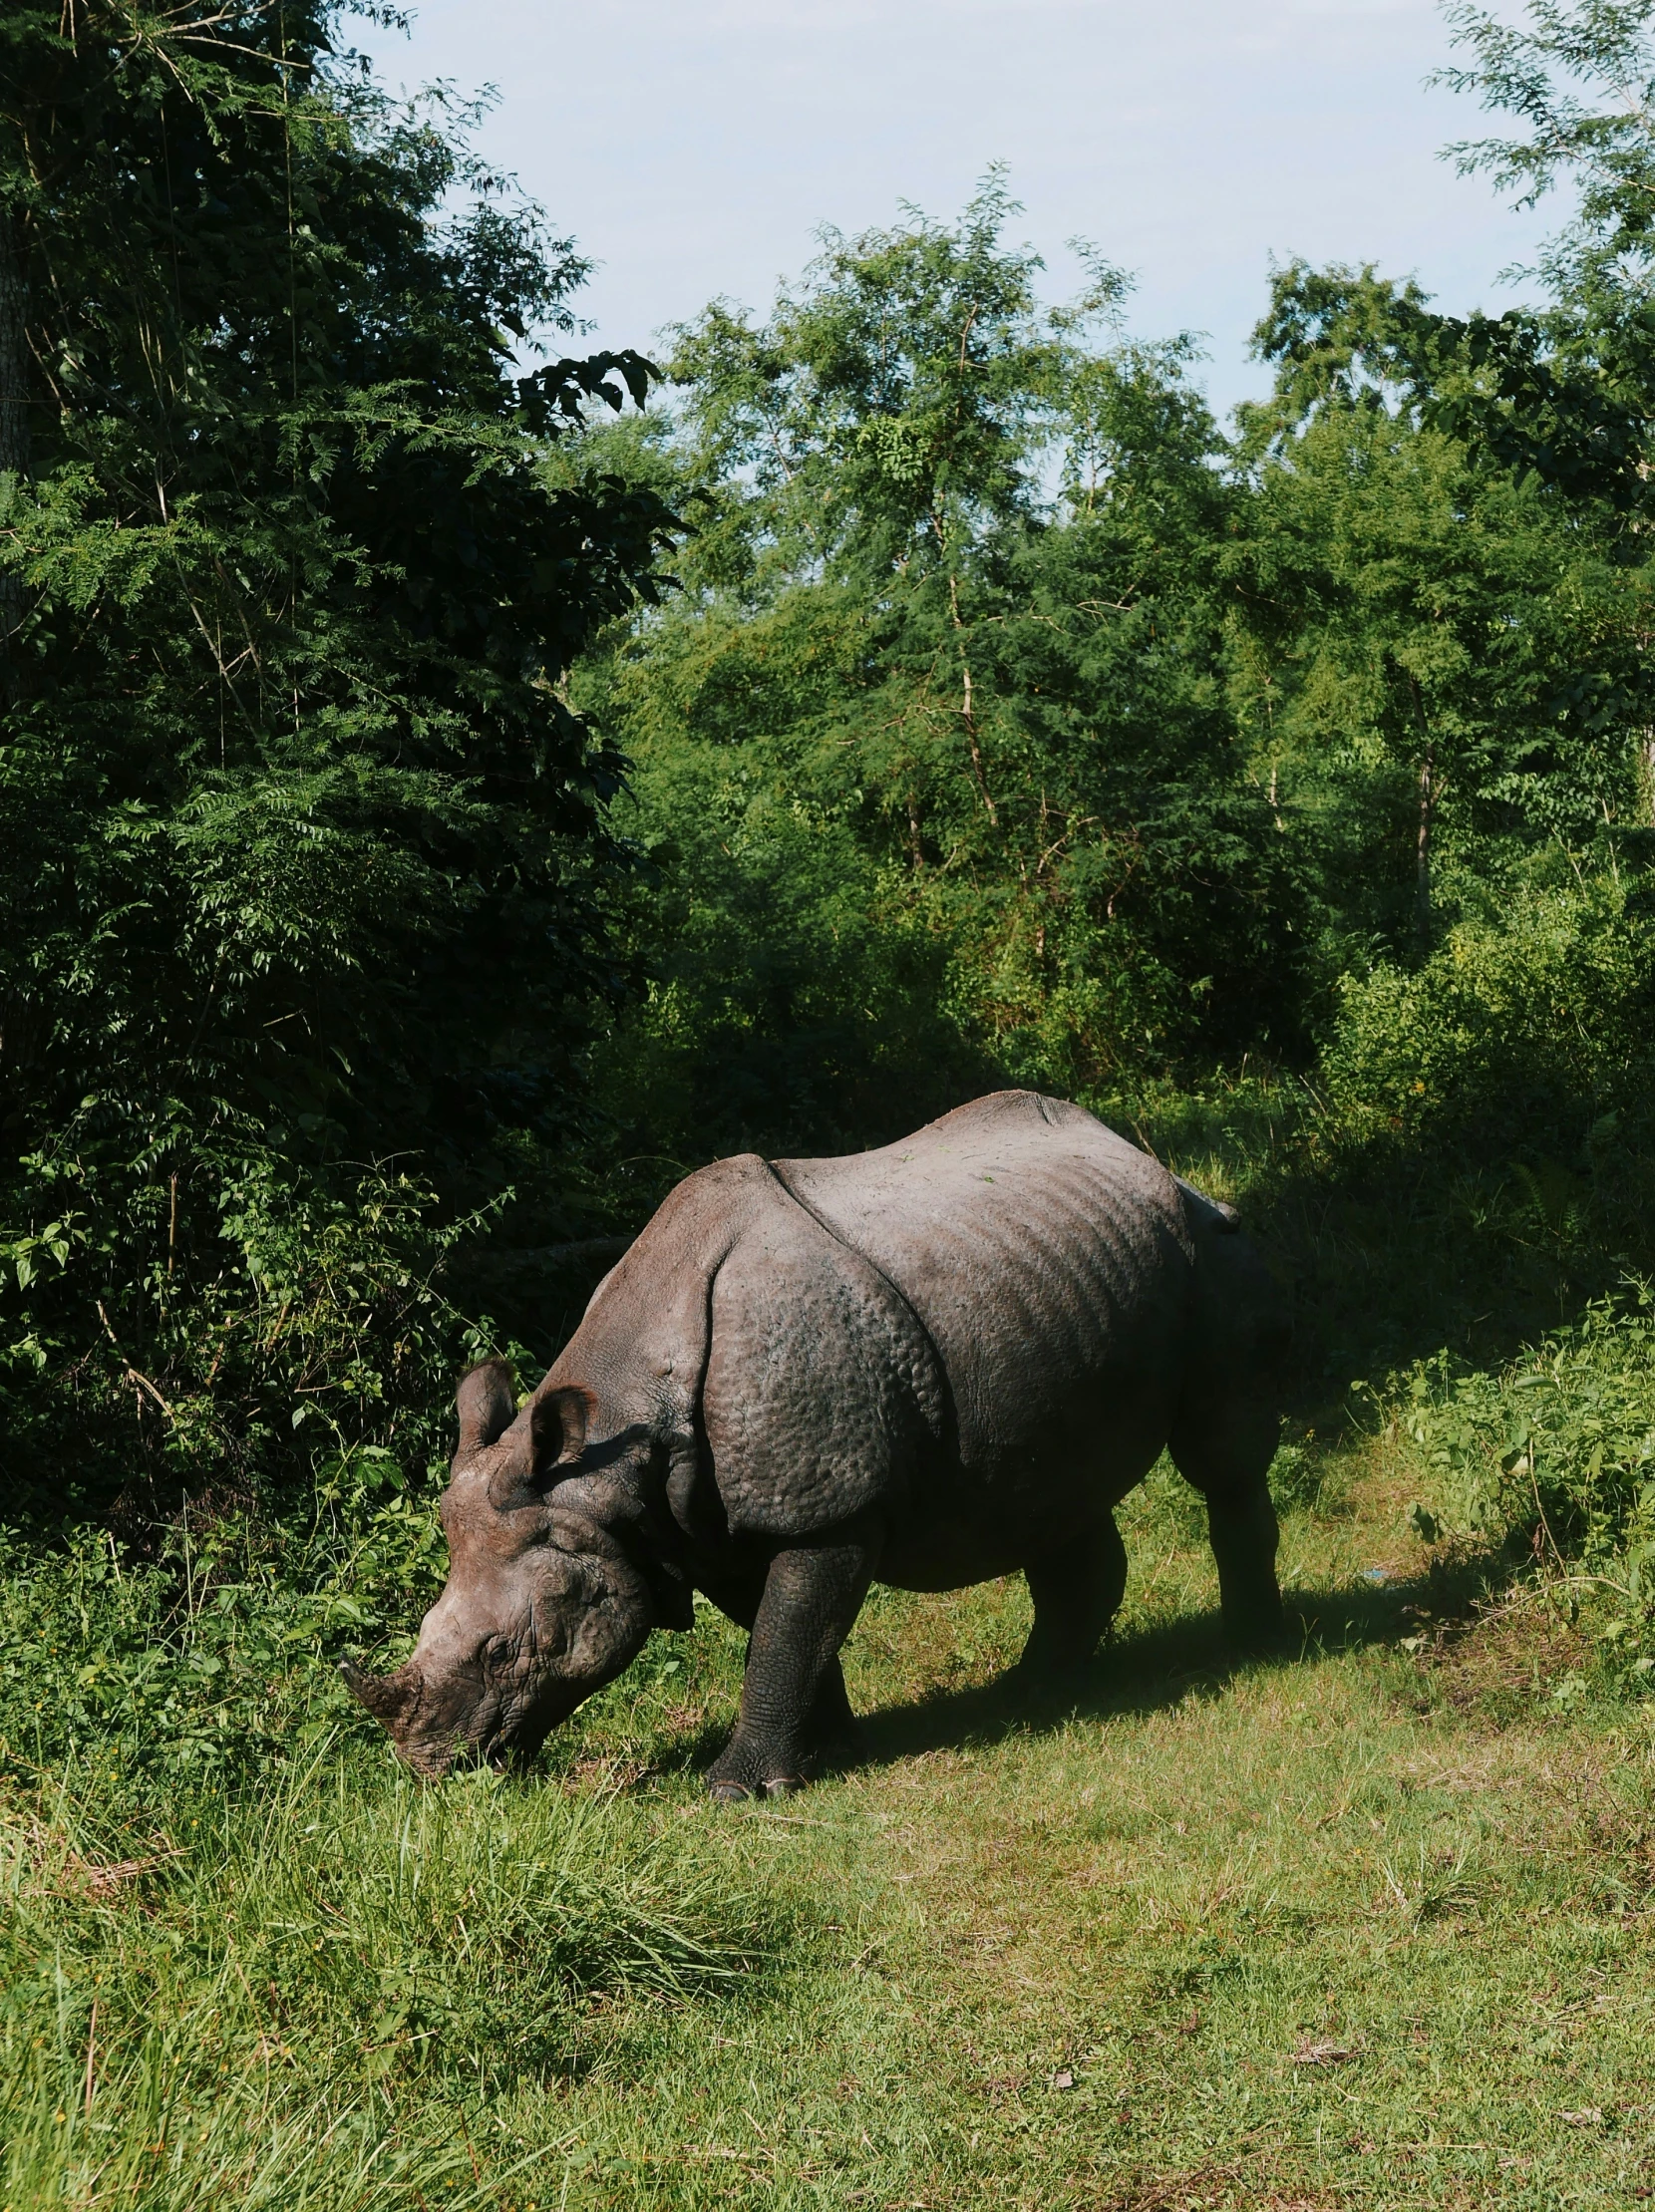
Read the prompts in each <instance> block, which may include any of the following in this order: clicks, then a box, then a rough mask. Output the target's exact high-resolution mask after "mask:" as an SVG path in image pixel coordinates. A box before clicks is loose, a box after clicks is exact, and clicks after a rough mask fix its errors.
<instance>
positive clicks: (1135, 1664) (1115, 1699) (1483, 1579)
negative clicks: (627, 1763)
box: [835, 1552, 1518, 1771]
mask: <svg viewBox="0 0 1655 2212" xmlns="http://www.w3.org/2000/svg"><path fill="white" fill-rule="evenodd" d="M1517 1568H1518V1562H1517V1561H1516V1560H1515V1559H1514V1558H1513V1557H1512V1556H1511V1555H1510V1554H1509V1553H1505V1552H1483V1553H1480V1554H1478V1555H1476V1556H1474V1557H1471V1558H1465V1559H1459V1560H1454V1561H1447V1562H1440V1563H1436V1564H1434V1565H1433V1567H1432V1568H1431V1570H1430V1572H1429V1573H1427V1574H1423V1575H1415V1576H1412V1577H1410V1578H1408V1579H1406V1580H1403V1579H1399V1580H1397V1581H1394V1582H1384V1583H1370V1582H1354V1583H1343V1584H1341V1585H1339V1586H1338V1587H1337V1588H1334V1589H1301V1590H1293V1591H1290V1592H1289V1593H1288V1597H1287V1618H1288V1638H1287V1640H1286V1641H1284V1643H1283V1644H1282V1646H1281V1648H1280V1649H1279V1650H1277V1651H1274V1652H1269V1653H1266V1654H1264V1655H1262V1656H1258V1655H1250V1654H1243V1653H1240V1652H1237V1651H1236V1650H1235V1649H1234V1647H1233V1646H1231V1645H1230V1644H1228V1643H1227V1642H1226V1641H1225V1638H1224V1634H1223V1630H1222V1628H1221V1626H1220V1624H1219V1620H1218V1615H1217V1613H1216V1612H1204V1613H1185V1614H1180V1615H1178V1616H1177V1617H1176V1618H1175V1619H1173V1620H1169V1621H1164V1622H1160V1623H1158V1624H1157V1625H1156V1626H1155V1627H1153V1628H1144V1629H1139V1630H1136V1631H1133V1632H1131V1633H1129V1634H1128V1635H1126V1636H1123V1637H1121V1638H1119V1639H1118V1640H1116V1641H1115V1642H1112V1643H1110V1644H1109V1645H1107V1646H1106V1647H1105V1648H1104V1650H1103V1651H1102V1652H1101V1653H1100V1654H1099V1656H1098V1658H1097V1659H1096V1660H1095V1661H1094V1662H1093V1664H1092V1666H1091V1667H1090V1668H1089V1669H1088V1670H1087V1673H1086V1676H1085V1678H1084V1679H1083V1680H1082V1681H1081V1682H1080V1683H1079V1684H1078V1685H1077V1686H1075V1687H1073V1688H1069V1687H1066V1688H1065V1689H1064V1690H1063V1691H1062V1692H1061V1693H1060V1692H1055V1691H1054V1692H1037V1691H1034V1690H1031V1689H1029V1688H1026V1687H1025V1686H1024V1685H1023V1684H1021V1683H1020V1682H1019V1681H1018V1680H1017V1679H1016V1677H1015V1676H1012V1675H1002V1676H1000V1677H999V1678H998V1679H997V1680H996V1681H994V1682H991V1683H986V1684H984V1685H982V1686H981V1687H980V1688H977V1689H972V1690H949V1691H940V1692H938V1693H937V1694H936V1695H934V1696H931V1697H925V1698H920V1699H916V1700H914V1701H912V1702H911V1703H909V1704H907V1705H900V1706H889V1707H886V1708H885V1709H884V1710H883V1711H882V1712H878V1713H874V1714H871V1715H869V1716H868V1717H867V1718H865V1719H864V1720H863V1722H862V1724H861V1743H860V1745H859V1747H858V1756H857V1757H856V1758H855V1759H854V1760H849V1761H845V1762H844V1763H843V1765H842V1766H839V1767H837V1768H835V1770H836V1771H846V1770H848V1769H849V1767H850V1766H852V1765H855V1766H885V1765H890V1764H892V1763H894V1762H895V1761H896V1760H898V1759H904V1758H914V1757H917V1756H918V1755H919V1754H920V1753H921V1752H924V1751H935V1750H965V1749H971V1748H976V1747H980V1746H986V1745H989V1744H994V1743H998V1742H1001V1741H1003V1740H1004V1739H1005V1738H1007V1737H1009V1736H1017V1735H1024V1736H1029V1735H1034V1736H1038V1735H1042V1734H1045V1733H1046V1732H1048V1731H1052V1730H1056V1729H1058V1728H1061V1727H1062V1726H1064V1724H1065V1723H1067V1722H1069V1721H1071V1720H1075V1719H1082V1720H1099V1721H1102V1720H1108V1719H1110V1718H1111V1717H1113V1716H1115V1715H1120V1714H1150V1713H1160V1712H1165V1711H1166V1710H1168V1709H1169V1708H1170V1707H1172V1706H1175V1705H1178V1704H1180V1703H1181V1702H1182V1701H1183V1700H1184V1699H1186V1698H1188V1697H1190V1696H1191V1695H1193V1696H1197V1697H1216V1696H1217V1695H1218V1694H1219V1693H1220V1692H1221V1691H1222V1690H1223V1689H1224V1688H1225V1686H1226V1685H1227V1684H1228V1683H1229V1682H1230V1681H1231V1680H1232V1679H1233V1678H1234V1677H1235V1676H1236V1675H1238V1674H1243V1673H1249V1672H1251V1671H1253V1670H1254V1669H1256V1668H1260V1667H1268V1668H1271V1669H1281V1668H1288V1667H1298V1666H1305V1665H1312V1664H1314V1663H1315V1662H1316V1661H1318V1660H1320V1659H1324V1658H1326V1657H1328V1656H1329V1655H1330V1654H1331V1653H1334V1652H1342V1651H1352V1650H1360V1649H1363V1648H1365V1647H1372V1646H1376V1645H1378V1646H1384V1645H1391V1646H1395V1645H1398V1644H1400V1643H1401V1642H1402V1640H1403V1638H1404V1637H1408V1636H1413V1635H1417V1634H1418V1633H1419V1632H1420V1630H1421V1628H1422V1626H1423V1625H1424V1624H1426V1623H1428V1622H1429V1623H1435V1624H1437V1625H1438V1626H1442V1625H1443V1624H1445V1623H1450V1622H1463V1621H1466V1620H1468V1619H1470V1618H1471V1617H1472V1615H1474V1614H1475V1612H1476V1611H1477V1609H1478V1608H1479V1607H1480V1606H1481V1605H1483V1604H1485V1603H1486V1602H1487V1601H1488V1600H1489V1599H1490V1597H1492V1596H1493V1595H1494V1594H1495V1593H1496V1592H1498V1591H1499V1590H1501V1589H1503V1588H1505V1587H1506V1586H1507V1585H1508V1584H1509V1582H1510V1581H1511V1579H1512V1577H1513V1576H1514V1574H1515V1573H1516V1572H1517Z"/></svg>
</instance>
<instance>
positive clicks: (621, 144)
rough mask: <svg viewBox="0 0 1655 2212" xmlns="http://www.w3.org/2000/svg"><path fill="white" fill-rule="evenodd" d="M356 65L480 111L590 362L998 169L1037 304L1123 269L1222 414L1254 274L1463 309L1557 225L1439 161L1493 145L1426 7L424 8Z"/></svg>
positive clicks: (1080, 2) (747, 2) (478, 0)
mask: <svg viewBox="0 0 1655 2212" xmlns="http://www.w3.org/2000/svg"><path fill="white" fill-rule="evenodd" d="M1501 12H1505V13H1509V14H1512V15H1515V14H1518V13H1520V9H1519V8H1518V6H1517V5H1516V4H1515V0H1509V4H1508V5H1505V6H1502V10H1501ZM363 43H366V44H368V45H370V48H371V50H372V51H374V52H375V53H376V55H377V57H378V59H379V62H380V65H381V69H382V73H383V75H384V76H385V77H386V79H387V80H388V81H389V82H390V83H392V84H393V85H396V84H398V83H402V84H406V85H410V86H412V85H415V84H418V83H422V82H425V81H428V80H431V79H434V78H448V79H452V80H453V81H455V82H456V83H457V84H458V85H459V86H460V87H462V88H464V89H476V88H477V87H479V86H482V85H484V84H494V85H496V87H497V88H498V91H499V95H500V99H499V105H498V107H497V108H496V111H495V113H494V115H493V116H492V117H491V118H490V120H489V122H488V124H487V125H486V127H485V130H484V134H483V139H482V145H483V148H484V150H485V152H486V153H487V155H488V157H489V158H490V159H491V160H496V161H498V162H499V163H501V164H502V165H504V166H506V167H509V168H512V169H514V170H515V171H516V172H517V174H518V176H519V177H520V178H521V180H522V183H523V185H524V186H525V187H526V189H527V190H528V191H529V192H530V193H532V194H533V196H534V197H536V198H537V199H539V200H541V201H542V202H543V203H544V204H545V206H546V208H547V210H548V212H549V213H550V215H551V217H552V219H553V221H554V222H555V223H556V224H557V225H558V226H559V228H561V229H566V230H570V231H572V232H573V233H574V234H575V236H576V237H577V238H578V240H579V242H580V244H581V246H582V248H583V249H584V250H585V251H586V252H587V253H588V254H590V255H591V256H592V257H593V258H594V259H595V260H597V261H598V262H599V263H600V267H599V269H598V271H597V274H596V275H595V277H594V278H593V280H592V282H591V284H590V286H589V287H588V288H587V290H586V292H585V293H584V295H583V296H582V300H581V302H580V304H581V305H582V307H583V311H584V313H585V314H586V315H587V316H588V317H589V318H590V319H591V320H592V321H593V323H594V324H595V325H596V329H595V333H594V337H593V340H592V343H594V344H603V345H615V346H620V345H641V346H644V347H646V348H647V347H648V345H649V343H650V339H651V335H652V333H653V332H654V331H655V330H657V329H658V328H659V327H660V326H661V325H662V324H664V323H668V322H671V321H675V320H678V319H680V318H683V317H686V316H690V315H693V314H694V313H695V312H696V311H697V310H698V309H699V308H700V307H701V306H703V305H704V304H705V303H706V301H707V300H709V299H710V298H712V297H714V296H715V295H716V294H721V293H722V294H725V295H727V296H728V297H730V298H733V299H735V300H738V301H741V302H742V303H744V304H745V305H747V306H749V307H751V308H754V309H756V310H760V311H762V310H763V309H764V308H765V307H766V306H767V305H768V303H769V301H770V299H771V297H772V294H773V292H774V288H775V283H776V279H777V278H778V276H781V275H784V274H786V275H792V274H795V273H797V271H798V270H799V269H800V268H801V267H802V266H803V265H804V263H805V262H806V261H807V260H808V259H809V257H810V255H811V252H812V250H813V237H812V234H813V232H814V230H815V229H816V227H817V225H818V224H820V223H823V222H832V223H836V224H838V225H839V227H840V228H841V229H845V230H856V229H859V228H861V227H863V226H865V225H867V224H870V223H885V222H889V221H890V220H891V219H892V217H893V216H894V214H895V212H896V203H897V201H898V200H900V199H908V200H912V201H915V202H917V203H918V204H919V205H920V206H922V207H923V208H924V209H925V210H926V211H927V212H928V213H930V214H933V215H950V214H952V213H954V212H955V211H957V209H958V208H959V207H960V206H961V204H962V203H963V202H964V200H965V199H966V198H967V197H968V195H969V193H970V190H971V186H972V183H973V180H974V179H975V178H976V177H978V176H979V175H980V174H981V173H982V171H983V169H984V168H985V167H986V165H987V164H988V163H989V162H990V161H991V160H994V159H996V158H1001V159H1004V160H1006V161H1007V162H1009V163H1010V167H1011V184H1012V187H1013V189H1014V190H1015V192H1016V193H1017V196H1018V197H1019V198H1020V199H1021V200H1022V201H1023V202H1024V203H1025V208H1026V212H1025V214H1024V216H1023V217H1022V219H1021V221H1020V222H1019V224H1018V225H1017V229H1018V233H1019V235H1020V237H1022V238H1026V239H1028V240H1030V241H1031V242H1032V243H1034V244H1035V245H1036V246H1037V247H1038V248H1039V249H1040V250H1041V252H1042V253H1044V254H1045V256H1046V258H1047V261H1048V263H1049V265H1050V275H1049V280H1048V281H1049V288H1050V293H1051V296H1052V297H1054V298H1058V297H1062V296H1064V295H1065V294H1066V293H1068V292H1069V291H1071V290H1072V289H1074V288H1075V286H1076V284H1077V282H1078V274H1079V272H1078V270H1077V267H1076V264H1075V262H1074V259H1073V257H1072V256H1071V255H1070V254H1069V253H1068V252H1067V250H1066V249H1065V245H1064V241H1065V240H1066V239H1068V238H1070V237H1073V236H1075V235H1076V234H1080V235H1083V236H1086V237H1090V238H1092V239H1094V240H1095V241H1096V242H1097V243H1098V244H1099V245H1100V246H1101V247H1102V248H1103V250H1104V252H1105V253H1106V254H1108V255H1109V256H1110V258H1111V259H1113V260H1115V261H1117V262H1120V263H1122V264H1123V265H1125V266H1126V267H1128V268H1130V269H1133V270H1136V271H1137V272H1138V277H1139V289H1138V292H1137V294H1136V297H1135V300H1134V302H1133V306H1132V311H1131V323H1132V327H1133V328H1134V329H1135V330H1136V331H1138V332H1139V333H1140V334H1141V335H1144V336H1147V337H1153V336H1160V335H1163V334H1165V333H1167V332H1170V331H1172V330H1177V329H1195V330H1201V331H1205V332H1206V333H1208V344H1209V349H1210V353H1211V360H1210V362H1209V364H1208V366H1207V369H1206V371H1205V375H1206V380H1207V385H1208V389H1209V392H1210V394H1211V396H1212V399H1213V401H1214V403H1215V404H1216V405H1217V406H1218V407H1219V408H1220V409H1226V408H1227V407H1228V406H1230V405H1231V404H1232V403H1233V402H1234V401H1235V400H1236V399H1238V398H1240V397H1242V396H1244V395H1245V394H1247V393H1249V392H1252V391H1255V390H1257V389H1258V387H1259V383H1260V373H1259V371H1258V369H1257V368H1256V367H1255V366H1251V365H1249V364H1248V362H1247V360H1246V339H1247V333H1248V331H1249V329H1250V328H1251V326H1252V324H1253V322H1254V321H1255V320H1256V319H1257V316H1258V314H1259V312H1260V310H1261V307H1262V304H1263V300H1264V286H1265V272H1266V268H1267V264H1268V259H1269V256H1270V254H1272V253H1274V254H1275V255H1276V256H1277V257H1278V258H1286V257H1288V256H1290V255H1292V254H1295V253H1302V254H1305V255H1307V256H1308V257H1309V258H1310V259H1312V260H1314V261H1328V260H1353V261H1360V260H1369V259H1372V260H1376V261H1378V262H1379V264H1380V266H1381V267H1382V268H1383V269H1385V270H1387V271H1390V272H1393V273H1403V272H1412V273H1414V274H1417V275H1418V276H1419V277H1420V279H1421V281H1422V282H1423V283H1424V284H1425V285H1426V286H1427V288H1428V289H1429V290H1431V291H1432V292H1434V293H1435V294H1436V295H1437V296H1438V298H1439V300H1440V302H1441V303H1442V304H1443V305H1444V306H1445V307H1448V308H1452V309H1454V310H1464V309H1467V308H1470V307H1472V306H1476V305H1483V306H1489V305H1491V304H1497V303H1499V302H1500V301H1502V300H1503V299H1505V298H1507V297H1509V296H1510V295H1509V294H1508V293H1506V292H1503V291H1502V290H1501V289H1500V287H1499V286H1498V285H1497V284H1496V282H1495V276H1496V272H1497V271H1498V270H1499V269H1500V268H1501V267H1503V266H1504V265H1505V264H1506V263H1508V262H1510V261H1512V260H1520V259H1522V258H1524V257H1525V256H1526V255H1527V254H1529V253H1530V252H1531V250H1532V248H1533V246H1534V244H1535V242H1536V241H1537V239H1538V238H1539V237H1540V236H1541V235H1542V234H1543V232H1544V231H1545V230H1546V229H1548V228H1550V227H1552V226H1553V224H1554V222H1555V219H1556V214H1555V211H1552V212H1550V213H1548V212H1547V211H1546V210H1545V209H1544V208H1542V210H1541V211H1540V213H1539V214H1538V215H1513V214H1512V213H1510V212H1509V210H1508V209H1506V208H1505V207H1504V206H1502V205H1501V203H1500V202H1499V201H1498V200H1497V199H1496V198H1495V196H1494V194H1493V193H1492V192H1491V191H1490V189H1489V187H1488V185H1487V184H1486V183H1485V182H1484V181H1482V180H1481V179H1478V178H1471V179H1462V178H1460V177H1457V176H1456V174H1455V173H1454V170H1453V167H1452V166H1451V165H1450V164H1449V163H1447V162H1445V161H1443V160H1441V159H1439V158H1438V153H1439V150H1440V148H1441V147H1442V146H1443V145H1444V143H1445V142H1446V141H1448V140H1450V139H1454V138H1462V137H1468V136H1478V135H1481V133H1482V132H1484V131H1485V130H1487V129H1489V128H1490V125H1489V124H1487V123H1486V122H1485V121H1484V119H1483V118H1482V117H1481V115H1480V113H1479V111H1478V110H1477V108H1476V107H1475V105H1473V104H1472V103H1470V102H1468V101H1465V100H1456V99H1454V98H1453V97H1452V96H1451V95H1449V94H1447V93H1445V92H1427V91H1426V90H1424V88H1423V82H1422V81H1423V80H1424V78H1425V77H1426V76H1427V74H1428V73H1429V72H1430V70H1431V69H1432V68H1433V67H1434V66H1435V65H1436V64H1438V63H1440V62H1441V61H1443V60H1444V59H1445V58H1446V57H1447V52H1448V48H1447V43H1446V39H1445V36H1444V32H1443V27H1442V24H1441V20H1440V18H1439V16H1438V14H1437V10H1436V8H1435V6H1434V5H1433V4H1432V0H1160V4H1158V5H1145V4H1144V0H900V4H890V0H887V4H884V5H877V4H873V0H625V4H621V0H587V4H585V5H576V4H573V0H421V4H420V6H419V8H418V13H417V17H416V21H415V25H414V30H413V34H412V37H411V38H409V39H402V38H393V37H389V36H382V35H379V34H375V35H374V37H373V38H372V40H371V41H364V42H363Z"/></svg>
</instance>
